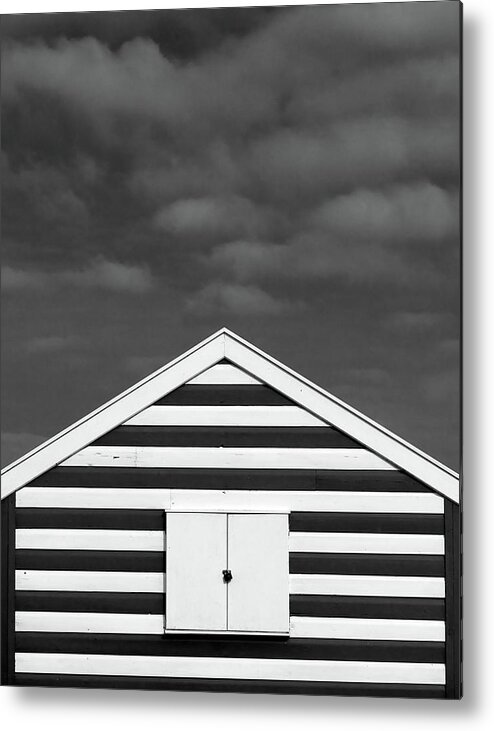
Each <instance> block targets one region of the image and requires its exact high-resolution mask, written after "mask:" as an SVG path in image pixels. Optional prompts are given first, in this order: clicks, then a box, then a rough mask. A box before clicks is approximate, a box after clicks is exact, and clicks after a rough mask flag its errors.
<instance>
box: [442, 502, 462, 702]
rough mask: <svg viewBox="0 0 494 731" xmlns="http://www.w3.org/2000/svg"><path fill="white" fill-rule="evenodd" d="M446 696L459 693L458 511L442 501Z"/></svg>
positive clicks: (459, 593) (449, 503)
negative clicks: (444, 550) (444, 541)
mask: <svg viewBox="0 0 494 731" xmlns="http://www.w3.org/2000/svg"><path fill="white" fill-rule="evenodd" d="M444 520H445V526H446V532H445V536H446V546H445V549H446V553H445V563H446V697H447V698H456V699H459V698H461V696H462V637H461V633H462V626H461V602H462V596H461V512H460V507H459V505H456V504H455V503H453V502H451V500H446V502H445V506H444Z"/></svg>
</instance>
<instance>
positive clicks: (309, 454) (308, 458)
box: [61, 446, 396, 470]
mask: <svg viewBox="0 0 494 731" xmlns="http://www.w3.org/2000/svg"><path fill="white" fill-rule="evenodd" d="M61 466H62V467H115V466H123V467H135V468H139V467H144V468H147V467H168V468H178V469H180V468H189V467H192V468H193V467H198V468H199V469H204V468H205V469H208V468H209V469H217V468H220V469H221V468H225V469H279V468H280V467H281V468H283V469H304V468H305V469H320V470H331V469H335V470H342V469H343V470H344V469H351V470H358V469H362V470H372V469H379V470H386V469H390V470H394V469H396V468H395V467H393V466H392V465H391V464H389V463H388V462H385V461H384V460H383V459H381V458H380V457H378V456H377V455H375V454H373V453H372V452H369V451H367V450H366V449H343V448H333V449H324V448H319V449H304V448H296V449H295V448H294V449H282V448H279V449H276V448H269V447H252V448H245V449H243V448H241V447H236V448H235V447H225V448H223V447H197V448H190V447H104V446H102V447H86V448H85V449H81V450H80V451H79V452H77V453H76V454H73V455H72V456H71V457H69V458H68V459H66V460H65V461H64V462H62V463H61Z"/></svg>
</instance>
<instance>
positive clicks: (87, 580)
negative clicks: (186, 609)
mask: <svg viewBox="0 0 494 731" xmlns="http://www.w3.org/2000/svg"><path fill="white" fill-rule="evenodd" d="M15 588H16V591H99V592H101V591H103V592H110V591H115V592H119V591H124V592H131V593H153V594H155V593H158V594H163V593H164V591H165V574H164V573H159V572H145V571H35V570H33V571H31V570H27V569H26V570H16V572H15Z"/></svg>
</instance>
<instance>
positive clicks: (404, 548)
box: [15, 528, 444, 555]
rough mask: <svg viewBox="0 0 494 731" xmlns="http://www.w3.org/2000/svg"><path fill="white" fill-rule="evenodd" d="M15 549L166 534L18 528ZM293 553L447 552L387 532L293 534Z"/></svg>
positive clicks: (138, 541)
mask: <svg viewBox="0 0 494 731" xmlns="http://www.w3.org/2000/svg"><path fill="white" fill-rule="evenodd" d="M15 536H16V544H15V545H16V548H24V549H58V550H64V549H65V550H88V551H90V550H95V551H104V550H107V551H164V550H165V537H164V533H163V531H157V530H85V529H81V530H72V529H58V528H18V529H17V530H16V532H15ZM290 551H295V552H299V553H304V552H314V553H383V554H395V553H398V554H428V555H432V554H434V555H440V554H443V553H444V538H443V536H439V535H418V534H386V533H297V532H292V533H290Z"/></svg>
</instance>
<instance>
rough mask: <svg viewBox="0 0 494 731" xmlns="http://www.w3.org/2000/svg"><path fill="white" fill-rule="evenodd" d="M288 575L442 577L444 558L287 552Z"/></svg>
mask: <svg viewBox="0 0 494 731" xmlns="http://www.w3.org/2000/svg"><path fill="white" fill-rule="evenodd" d="M290 573H291V574H363V575H366V576H370V575H376V576H444V556H414V555H403V554H392V555H388V554H384V553H383V554H378V553H290Z"/></svg>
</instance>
